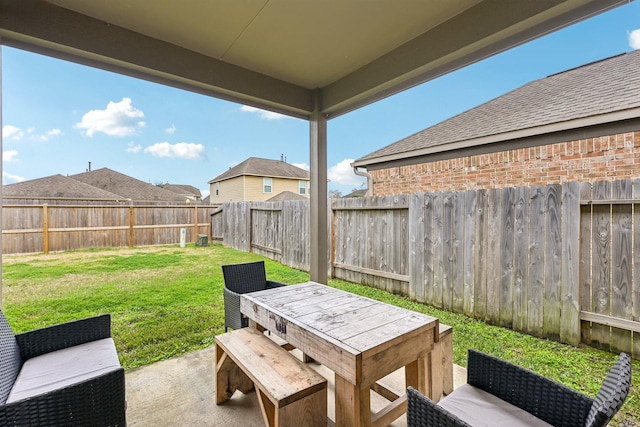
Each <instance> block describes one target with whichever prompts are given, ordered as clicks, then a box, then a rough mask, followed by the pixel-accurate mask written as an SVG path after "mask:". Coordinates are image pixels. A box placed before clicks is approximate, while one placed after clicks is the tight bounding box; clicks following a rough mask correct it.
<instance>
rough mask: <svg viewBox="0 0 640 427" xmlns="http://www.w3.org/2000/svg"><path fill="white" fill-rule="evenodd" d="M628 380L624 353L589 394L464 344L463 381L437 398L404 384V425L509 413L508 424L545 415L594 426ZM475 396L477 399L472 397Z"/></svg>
mask: <svg viewBox="0 0 640 427" xmlns="http://www.w3.org/2000/svg"><path fill="white" fill-rule="evenodd" d="M630 385H631V359H630V357H629V355H627V354H625V353H621V354H620V356H619V357H618V360H617V361H616V363H615V364H614V366H613V368H611V371H609V374H608V375H607V377H606V378H605V380H604V383H603V384H602V386H601V387H600V391H599V392H598V394H597V396H596V398H595V399H592V398H590V397H588V396H585V395H583V394H581V393H578V392H577V391H575V390H573V389H571V388H569V387H566V386H564V385H562V384H559V383H556V382H554V381H552V380H550V379H548V378H545V377H543V376H541V375H538V374H536V373H534V372H532V371H529V370H526V369H523V368H521V367H519V366H516V365H513V364H511V363H509V362H506V361H504V360H501V359H498V358H496V357H493V356H489V355H486V354H483V353H480V352H478V351H475V350H469V363H468V368H467V384H466V385H464V386H461V387H460V388H458V389H456V390H455V391H454V392H453V393H451V394H450V395H449V396H447V397H445V398H444V399H443V400H441V401H440V402H439V403H438V404H436V403H434V402H433V401H431V400H430V399H428V398H427V397H425V396H423V395H422V394H421V393H420V392H418V391H417V390H415V389H413V388H411V387H409V388H408V390H407V393H408V399H409V402H408V409H407V421H408V426H409V427H425V426H475V425H504V424H501V423H500V421H503V420H504V419H506V417H507V416H509V417H511V421H509V422H508V424H509V425H536V423H538V422H539V421H544V422H546V423H548V424H550V425H552V426H563V427H572V426H575V427H578V426H580V427H599V426H605V425H607V424H608V423H609V421H610V420H611V418H613V416H614V415H615V414H616V412H618V409H620V407H621V406H622V404H623V403H624V401H625V399H626V397H627V393H628V392H629V387H630ZM456 394H457V395H456ZM477 397H480V399H478V401H481V402H482V403H481V404H478V403H477V402H474V400H476V399H477ZM505 402H506V403H507V404H505ZM511 405H513V406H511ZM513 407H517V408H513ZM487 408H490V409H489V410H487ZM518 408H520V409H518ZM512 409H513V410H512ZM514 411H515V412H514ZM523 411H524V412H523ZM503 414H504V418H503V417H502V415H503Z"/></svg>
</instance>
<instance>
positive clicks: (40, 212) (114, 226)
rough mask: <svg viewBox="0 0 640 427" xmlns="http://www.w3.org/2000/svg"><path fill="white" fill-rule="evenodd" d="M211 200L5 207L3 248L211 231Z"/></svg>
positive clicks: (136, 240) (142, 240) (161, 240)
mask: <svg viewBox="0 0 640 427" xmlns="http://www.w3.org/2000/svg"><path fill="white" fill-rule="evenodd" d="M213 210H215V208H214V207H210V206H197V205H184V206H181V205H133V206H131V205H130V206H125V205H63V204H57V205H49V204H42V205H35V204H15V205H14V204H11V205H8V204H7V205H4V206H3V207H2V247H3V253H4V254H20V253H39V252H42V253H48V252H57V251H67V250H75V249H84V248H96V247H134V246H149V245H164V244H174V243H178V242H180V229H182V228H184V229H185V230H186V241H189V242H196V241H197V239H198V235H199V234H205V235H207V236H209V235H210V227H211V221H210V214H211V212H212V211H213Z"/></svg>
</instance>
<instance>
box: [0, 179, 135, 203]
mask: <svg viewBox="0 0 640 427" xmlns="http://www.w3.org/2000/svg"><path fill="white" fill-rule="evenodd" d="M2 192H3V196H6V197H12V196H13V197H28V198H33V199H37V198H72V199H91V200H101V199H108V200H122V199H123V197H122V196H119V195H117V194H115V193H111V192H109V191H106V190H102V189H100V188H97V187H94V186H92V185H89V184H85V183H83V182H80V181H78V180H76V179H73V178H70V177H67V176H63V175H52V176H47V177H44V178H37V179H31V180H29V181H23V182H18V183H15V184H7V185H4V186H3V188H2Z"/></svg>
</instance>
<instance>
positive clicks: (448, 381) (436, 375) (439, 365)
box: [429, 330, 453, 402]
mask: <svg viewBox="0 0 640 427" xmlns="http://www.w3.org/2000/svg"><path fill="white" fill-rule="evenodd" d="M429 363H430V364H431V373H432V377H431V378H432V379H431V381H432V389H431V390H432V393H433V394H432V396H431V399H432V400H433V401H434V402H438V401H439V400H440V399H441V398H442V396H446V395H448V394H450V393H451V392H453V334H451V331H450V330H449V331H448V333H445V334H440V340H439V341H438V342H436V343H434V344H433V350H432V351H431V356H430V361H429Z"/></svg>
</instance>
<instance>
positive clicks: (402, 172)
mask: <svg viewBox="0 0 640 427" xmlns="http://www.w3.org/2000/svg"><path fill="white" fill-rule="evenodd" d="M370 173H371V175H372V177H373V192H374V195H376V196H378V195H389V194H410V193H415V192H425V193H426V192H438V191H460V190H467V189H480V188H485V189H488V188H505V187H521V186H533V185H547V184H562V183H565V182H595V181H613V180H616V179H635V178H640V131H638V132H629V133H624V134H618V135H611V136H606V137H600V138H590V139H584V140H579V141H570V142H562V143H558V144H550V145H544V146H538V147H532V148H522V149H517V150H510V151H502V152H498V153H491V154H482V155H477V156H469V157H461V158H456V159H450V160H441V161H436V162H430V163H422V164H418V165H410V166H401V167H394V168H389V169H380V170H375V171H371V172H370Z"/></svg>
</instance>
